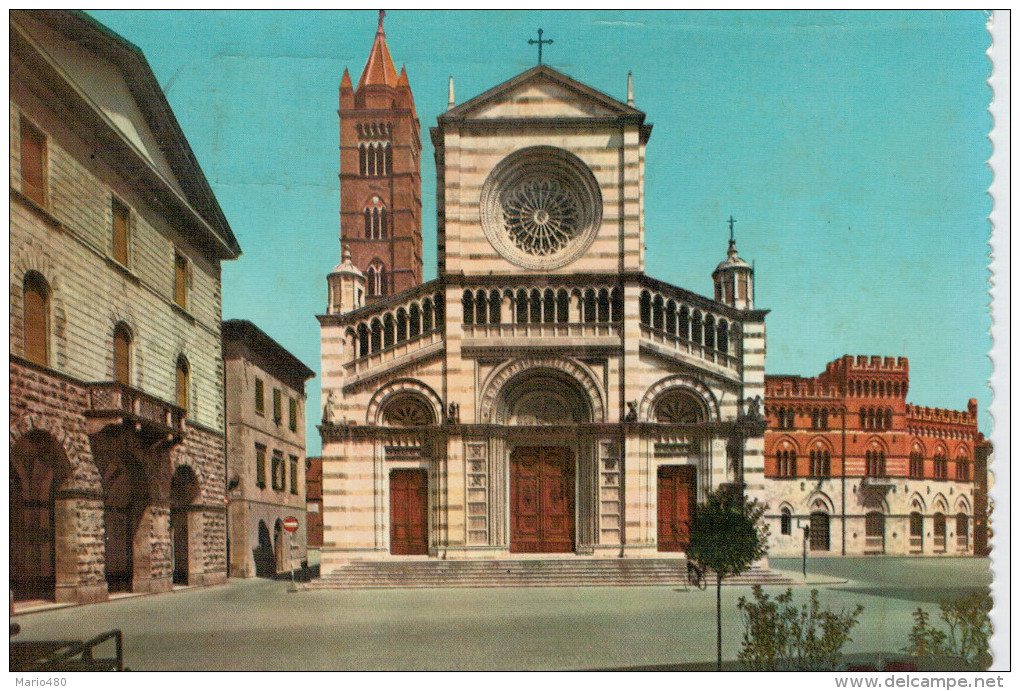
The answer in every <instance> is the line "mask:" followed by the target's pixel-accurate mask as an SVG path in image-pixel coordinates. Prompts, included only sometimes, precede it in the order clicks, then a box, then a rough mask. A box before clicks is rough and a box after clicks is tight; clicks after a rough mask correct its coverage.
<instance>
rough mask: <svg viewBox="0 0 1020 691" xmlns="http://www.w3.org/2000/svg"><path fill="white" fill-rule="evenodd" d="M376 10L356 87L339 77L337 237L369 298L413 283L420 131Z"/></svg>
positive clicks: (418, 269) (417, 261)
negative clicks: (372, 36) (371, 37)
mask: <svg viewBox="0 0 1020 691" xmlns="http://www.w3.org/2000/svg"><path fill="white" fill-rule="evenodd" d="M385 15H386V13H385V12H383V11H380V12H379V28H378V29H377V30H376V34H375V40H374V42H373V43H372V49H371V51H369V54H368V60H367V61H366V63H365V69H364V70H362V72H361V78H360V79H359V80H358V86H357V87H354V86H352V82H351V75H350V72H348V71H347V70H346V69H345V70H344V74H343V78H342V80H341V82H340V109H339V111H338V114H339V116H340V238H341V242H342V243H343V245H344V247H345V248H346V249H349V250H350V256H351V261H352V262H353V264H354V266H355V267H357V268H358V269H359V270H360V271H361V272H362V273H363V274H364V275H365V282H366V288H367V295H366V300H367V302H373V301H375V300H378V299H379V298H381V297H384V296H386V295H392V294H394V293H399V292H401V291H404V290H407V289H408V288H412V287H414V286H416V285H418V284H420V283H421V274H422V259H421V254H422V249H421V135H420V126H419V124H418V115H417V112H416V110H415V107H414V97H413V96H412V95H411V87H410V84H409V83H408V80H407V72H406V70H405V69H401V70H400V72H399V73H398V72H397V70H396V67H394V64H393V58H392V57H390V50H389V47H388V46H387V45H386V33H385V32H384V31H383V17H385Z"/></svg>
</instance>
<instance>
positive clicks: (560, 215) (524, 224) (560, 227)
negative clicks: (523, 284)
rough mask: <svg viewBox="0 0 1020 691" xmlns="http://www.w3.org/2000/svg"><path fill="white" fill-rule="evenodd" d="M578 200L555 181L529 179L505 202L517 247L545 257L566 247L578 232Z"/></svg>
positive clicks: (506, 218) (509, 229)
mask: <svg viewBox="0 0 1020 691" xmlns="http://www.w3.org/2000/svg"><path fill="white" fill-rule="evenodd" d="M579 217H580V211H579V207H578V203H577V198H576V197H575V196H574V195H573V194H572V193H571V192H570V190H569V189H567V188H566V187H564V186H563V185H562V184H560V183H559V181H557V180H554V179H552V178H545V177H543V178H537V179H531V180H526V181H524V182H522V183H520V184H519V185H517V187H515V188H514V189H513V190H511V192H510V193H509V194H508V195H507V196H506V198H505V199H504V200H503V219H504V223H505V225H506V231H507V234H508V235H509V236H510V239H511V240H512V241H513V243H514V245H516V246H517V247H519V248H520V249H521V250H523V251H524V252H527V253H528V254H532V255H535V256H538V257H545V256H548V255H550V254H554V253H555V252H558V251H559V250H560V249H562V248H563V247H565V246H566V245H567V244H568V243H569V242H570V241H571V240H572V239H573V238H574V236H575V235H577V231H578V219H579Z"/></svg>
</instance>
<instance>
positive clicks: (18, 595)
mask: <svg viewBox="0 0 1020 691" xmlns="http://www.w3.org/2000/svg"><path fill="white" fill-rule="evenodd" d="M10 475H11V495H10V498H11V503H10V507H9V508H10V587H11V592H12V593H13V596H14V598H15V599H16V600H21V599H34V598H42V599H47V600H48V599H52V598H53V584H54V546H55V543H56V540H55V533H54V529H53V497H52V495H51V494H50V493H49V492H46V491H45V490H44V489H42V488H40V487H30V488H29V491H28V496H27V497H26V496H25V492H24V489H23V488H22V486H21V479H20V477H18V474H17V473H16V472H15V471H14V469H13V468H11V472H10Z"/></svg>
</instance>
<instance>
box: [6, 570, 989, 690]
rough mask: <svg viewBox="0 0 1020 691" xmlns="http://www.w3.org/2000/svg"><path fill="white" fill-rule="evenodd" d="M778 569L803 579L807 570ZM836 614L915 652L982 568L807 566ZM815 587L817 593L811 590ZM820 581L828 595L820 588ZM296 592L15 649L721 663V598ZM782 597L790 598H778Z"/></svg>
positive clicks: (108, 606) (976, 585)
mask: <svg viewBox="0 0 1020 691" xmlns="http://www.w3.org/2000/svg"><path fill="white" fill-rule="evenodd" d="M772 565H773V568H778V569H788V570H791V571H799V568H800V561H799V560H795V559H782V560H779V559H776V560H773V562H772ZM808 581H809V584H808V585H800V586H795V588H794V590H795V595H796V597H797V598H798V600H801V599H804V598H806V597H807V595H808V592H809V590H810V589H811V588H812V587H817V588H819V590H820V591H821V599H822V602H823V603H824V605H825V606H827V607H829V608H834V609H839V608H844V607H845V608H851V607H852V606H854V605H855V604H856V603H858V602H860V603H861V604H863V605H864V608H865V609H864V615H863V619H862V622H861V624H860V625H859V626H858V627H857V629H855V632H854V638H855V640H854V641H853V643H851V644H850V646H849V647H848V649H847V652H850V653H864V652H895V651H898V650H899V649H900V648H902V647H903V646H905V645H906V644H907V633H908V632H909V631H910V626H911V620H910V612H911V611H913V610H914V609H915V608H917V607H918V606H922V607H925V608H927V609H928V610H929V611H931V612H933V613H934V612H935V611H936V610H937V602H938V600H940V599H943V598H947V597H958V596H961V595H965V594H967V593H969V592H973V591H975V590H977V589H981V588H984V587H986V586H987V585H988V584H989V583H990V581H991V575H990V572H989V562H988V560H986V559H976V558H959V559H908V558H877V559H874V558H873V559H855V558H847V559H810V560H809V574H808ZM813 581H814V582H815V583H812V582H813ZM819 581H822V582H823V583H819ZM289 585H290V584H289V582H287V581H268V580H261V579H253V580H240V579H232V580H230V581H229V582H228V583H227V584H226V585H220V586H213V587H208V588H202V589H195V590H190V591H181V592H177V593H173V594H163V595H154V596H145V597H134V598H128V599H123V600H117V601H111V602H106V603H101V604H96V605H85V606H79V607H68V608H64V609H56V610H49V611H44V612H37V613H32V614H22V615H18V616H17V617H15V621H17V622H18V623H19V624H20V625H21V627H22V633H21V634H20V636H19V637H18V638H19V639H34V638H71V637H73V638H83V637H87V636H92V635H95V634H98V633H100V632H102V631H107V630H109V629H114V628H119V629H121V630H123V632H124V644H125V662H126V664H127V665H128V666H129V667H130V668H132V669H135V670H428V669H431V670H506V669H515V670H583V669H614V668H615V669H620V668H625V669H626V668H649V667H651V668H664V667H668V666H675V665H691V666H700V665H698V663H703V664H706V665H707V663H710V662H712V661H713V660H714V659H715V630H714V613H715V612H714V608H715V592H714V591H713V590H712V589H709V590H706V591H703V592H699V591H686V592H685V591H684V589H683V588H682V587H681V588H677V587H668V586H660V587H633V588H521V589H511V588H499V589H493V588H470V589H428V590H388V591H302V592H297V593H291V592H288V588H289ZM770 590H772V591H781V590H782V588H771V589H770ZM749 592H750V588H749V587H744V586H731V587H725V588H724V589H723V608H724V609H723V611H724V615H728V616H729V619H728V620H726V621H725V622H724V637H723V644H724V646H725V647H724V655H725V657H726V659H729V660H733V659H735V657H736V651H737V647H738V645H739V641H740V635H741V624H740V620H739V617H738V613H737V609H736V602H737V598H738V597H740V596H741V595H748V594H749Z"/></svg>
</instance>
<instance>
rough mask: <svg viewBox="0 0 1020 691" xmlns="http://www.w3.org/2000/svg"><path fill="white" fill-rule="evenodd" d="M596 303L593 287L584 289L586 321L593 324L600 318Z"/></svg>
mask: <svg viewBox="0 0 1020 691" xmlns="http://www.w3.org/2000/svg"><path fill="white" fill-rule="evenodd" d="M596 303H597V298H596V297H595V291H594V290H592V289H591V288H589V289H588V290H586V291H584V321H585V322H586V323H588V324H593V323H595V321H597V319H598V314H597V313H596V311H595V310H596Z"/></svg>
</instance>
